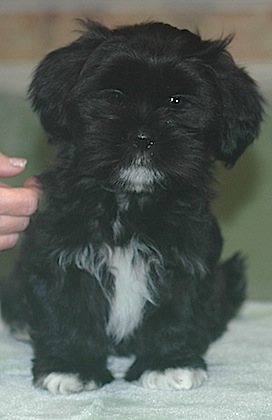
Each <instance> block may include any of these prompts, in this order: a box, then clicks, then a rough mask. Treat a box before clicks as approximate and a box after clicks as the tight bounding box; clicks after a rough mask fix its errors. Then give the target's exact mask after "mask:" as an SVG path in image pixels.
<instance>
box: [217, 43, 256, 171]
mask: <svg viewBox="0 0 272 420" xmlns="http://www.w3.org/2000/svg"><path fill="white" fill-rule="evenodd" d="M231 39H232V37H229V38H227V39H225V40H223V41H219V43H217V45H216V43H215V45H213V46H212V47H211V50H213V49H215V50H216V49H217V53H216V58H215V56H214V55H213V63H212V66H213V68H214V70H215V73H216V78H217V83H218V87H219V91H220V95H221V98H220V102H221V104H222V108H221V109H222V111H221V112H222V115H220V118H221V122H222V128H221V133H220V136H219V141H217V142H215V143H214V144H213V151H214V157H215V158H216V159H218V160H221V161H223V162H224V163H225V165H226V166H227V167H232V166H233V165H234V164H235V162H236V161H237V159H238V158H239V157H240V155H241V154H242V153H243V152H244V150H245V149H246V147H247V146H248V145H249V144H250V143H252V142H253V140H254V139H255V138H256V137H257V136H258V133H259V130H260V124H261V121H262V115H263V102H264V101H263V98H262V96H261V95H260V93H259V91H258V89H257V86H256V84H255V82H254V81H253V80H252V79H251V77H249V76H248V74H247V73H246V72H245V71H244V70H243V69H242V68H238V67H237V66H236V64H235V63H234V61H233V59H232V57H231V55H230V54H229V53H228V52H226V47H227V45H228V44H229V43H230V41H231ZM220 50H221V51H220Z"/></svg>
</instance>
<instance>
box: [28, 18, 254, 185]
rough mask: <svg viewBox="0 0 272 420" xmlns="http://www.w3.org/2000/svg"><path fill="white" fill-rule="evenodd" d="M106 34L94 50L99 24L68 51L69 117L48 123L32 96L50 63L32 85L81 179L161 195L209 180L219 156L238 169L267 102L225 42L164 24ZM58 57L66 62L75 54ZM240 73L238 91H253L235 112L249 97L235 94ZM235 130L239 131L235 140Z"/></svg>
mask: <svg viewBox="0 0 272 420" xmlns="http://www.w3.org/2000/svg"><path fill="white" fill-rule="evenodd" d="M99 29H100V36H101V38H103V39H102V40H101V39H100V41H99V42H98V41H97V42H96V44H95V47H92V48H90V46H89V48H90V51H88V42H87V36H89V37H90V31H94V28H93V27H92V29H90V28H89V29H88V31H89V32H88V31H87V36H85V37H84V36H83V37H82V38H80V41H78V44H77V46H76V43H74V44H72V46H70V60H69V61H68V63H67V62H66V67H68V69H69V68H70V73H69V71H67V68H66V72H65V75H63V77H66V78H67V77H68V78H69V77H71V86H70V88H69V92H68V93H67V92H65V93H64V92H63V89H64V88H61V87H59V89H60V97H59V99H58V102H60V101H61V103H60V107H61V110H62V112H61V115H60V116H59V121H57V120H56V117H54V119H55V120H56V121H55V126H54V125H53V123H52V122H51V123H50V126H49V129H48V127H46V125H47V126H48V122H46V121H49V119H48V116H47V115H45V116H44V115H43V113H42V112H44V109H42V111H40V110H39V106H38V105H37V103H38V101H37V97H36V96H35V95H36V94H37V95H39V93H38V88H37V85H38V83H39V81H40V78H41V74H42V71H41V70H42V66H44V68H45V64H47V72H48V68H49V66H48V62H47V63H46V59H45V62H44V64H41V67H40V70H39V69H38V71H37V73H36V78H34V81H33V84H32V87H31V94H32V97H33V103H34V107H35V108H36V109H38V111H39V112H40V114H41V119H42V122H43V123H44V126H45V128H46V129H47V131H48V132H49V135H50V136H51V137H52V138H53V139H54V137H55V138H56V137H58V138H59V137H62V138H61V139H60V140H61V142H62V143H65V144H66V145H67V147H72V149H73V160H74V162H75V165H76V166H77V168H78V171H80V174H81V176H85V177H91V178H95V179H96V181H98V182H99V183H101V184H102V185H104V186H105V187H107V188H110V189H114V190H121V191H132V192H138V193H139V192H154V191H156V190H157V189H158V188H159V189H160V188H163V189H165V188H177V187H178V188H184V189H188V188H190V187H192V186H195V187H197V186H199V185H200V184H203V183H204V182H205V179H206V180H207V179H208V177H209V167H210V164H211V161H212V160H213V159H214V158H219V159H221V160H224V161H225V162H226V163H227V164H229V165H231V164H233V163H234V161H235V160H236V159H237V157H238V156H239V155H240V154H241V153H242V151H243V150H244V148H245V147H246V146H247V144H249V143H250V142H251V141H252V140H253V137H255V135H256V133H257V131H258V126H259V122H260V119H261V105H260V102H261V100H260V97H259V96H258V93H257V91H256V90H255V86H254V84H253V82H252V80H251V79H250V78H248V76H247V75H246V74H245V73H243V72H242V71H241V70H239V69H238V68H237V67H236V66H235V65H234V63H233V62H232V60H231V59H230V58H229V56H227V54H226V53H225V51H224V48H225V46H226V42H225V43H224V41H220V42H217V43H212V42H204V41H201V39H200V38H199V37H198V36H197V35H194V34H191V33H190V32H188V31H180V30H178V29H175V28H172V27H170V26H168V25H162V24H147V25H140V26H135V27H127V28H122V29H117V30H115V31H109V32H107V30H106V29H105V28H103V31H104V32H103V37H102V28H101V27H99ZM97 30H98V29H97V28H96V31H97ZM92 34H93V32H92ZM97 37H98V36H97ZM72 47H73V48H72ZM68 48H69V47H68ZM77 48H78V49H77ZM58 51H59V54H61V52H62V54H65V55H66V56H67V53H68V50H65V49H62V50H58ZM58 51H57V53H58ZM60 51H61V52H60ZM53 54H54V53H53ZM47 60H49V58H47ZM51 61H52V58H51ZM51 65H52V71H53V70H54V66H53V62H52V64H51ZM63 65H65V64H64V63H63ZM75 68H76V77H75V74H74V73H75ZM234 71H235V72H236V73H237V74H236V75H235V78H236V79H237V81H236V85H237V86H238V85H239V87H240V88H241V86H242V85H245V86H243V94H244V95H245V93H246V92H244V91H246V90H247V91H248V98H247V100H246V101H245V102H247V103H248V104H245V103H243V105H242V108H241V109H239V110H238V112H239V115H238V116H237V115H235V113H236V112H237V106H238V107H239V104H238V103H239V101H240V99H241V100H242V98H240V99H239V92H237V91H236V92H234V90H235V89H237V87H235V86H234V85H233V80H231V78H232V79H234V76H233V74H234ZM43 74H44V75H45V70H44V71H43ZM44 77H45V76H44ZM51 78H52V77H51ZM72 79H73V81H72ZM238 79H239V80H238ZM63 83H64V84H65V83H67V80H65V81H64V82H63ZM48 88H49V87H48ZM237 93H238V95H237ZM235 98H236V99H235ZM38 99H39V98H38ZM254 99H255V104H254V107H255V109H254V110H251V111H250V112H252V111H253V114H254V118H252V117H251V118H249V119H250V120H253V119H254V122H252V121H251V122H248V123H247V124H245V123H244V122H243V123H242V120H243V119H246V117H245V114H246V113H247V109H246V108H247V107H248V105H249V103H251V102H252V101H253V100H254ZM235 101H236V102H237V103H236V102H235ZM233 103H235V107H233ZM46 109H47V110H48V109H49V105H47V108H46ZM56 112H58V113H60V112H59V110H58V111H56ZM228 115H230V121H226V118H228ZM51 118H52V117H51ZM234 120H235V121H236V120H237V121H238V120H239V121H240V126H239V127H238V128H237V127H235V124H236V123H234V122H233V123H232V121H234ZM242 125H243V128H242ZM246 125H247V127H246ZM60 128H61V130H60ZM231 129H232V130H237V132H238V131H239V135H238V136H239V139H238V140H236V137H237V135H232V134H231V133H230V130H231ZM243 130H244V132H243V133H242V131H243ZM54 131H55V133H54ZM249 131H250V135H248V136H247V133H249ZM228 137H229V138H228ZM246 137H247V138H246ZM74 146H75V147H74Z"/></svg>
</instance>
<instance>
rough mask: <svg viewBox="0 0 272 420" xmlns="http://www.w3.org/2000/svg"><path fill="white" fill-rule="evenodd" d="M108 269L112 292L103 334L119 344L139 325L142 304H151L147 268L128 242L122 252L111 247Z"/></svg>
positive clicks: (142, 310)
mask: <svg viewBox="0 0 272 420" xmlns="http://www.w3.org/2000/svg"><path fill="white" fill-rule="evenodd" d="M109 270H110V271H111V273H112V274H113V275H114V277H115V292H114V295H113V298H112V302H111V306H110V315H109V321H108V325H107V333H108V334H109V335H111V336H112V337H113V338H114V340H115V341H116V342H120V341H121V340H122V339H123V338H124V337H126V336H128V335H130V334H131V333H132V332H133V331H134V329H135V328H136V327H137V326H138V325H139V323H140V322H141V320H142V317H143V314H144V306H145V304H146V302H147V301H149V302H152V297H151V295H150V291H149V288H150V287H149V286H151V285H150V284H149V273H148V271H149V267H148V264H147V263H146V262H145V261H144V259H143V258H142V257H141V256H140V254H139V252H138V250H137V249H135V246H133V243H132V242H131V244H130V245H129V246H128V247H127V248H125V249H123V248H119V247H117V248H115V250H114V251H113V253H112V255H111V259H110V261H109ZM152 303H153V302H152Z"/></svg>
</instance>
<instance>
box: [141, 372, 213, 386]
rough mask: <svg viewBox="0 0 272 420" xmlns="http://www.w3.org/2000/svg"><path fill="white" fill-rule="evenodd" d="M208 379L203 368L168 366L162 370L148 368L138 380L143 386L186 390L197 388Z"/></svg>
mask: <svg viewBox="0 0 272 420" xmlns="http://www.w3.org/2000/svg"><path fill="white" fill-rule="evenodd" d="M207 379H208V374H207V372H206V371H205V370H203V369H192V368H183V369H182V368H169V369H165V370H164V371H163V372H160V371H156V370H153V371H152V370H148V371H146V372H144V373H143V374H142V376H141V377H140V379H139V380H138V382H139V383H140V385H142V386H143V387H144V388H150V389H164V390H171V389H176V390H183V389H184V390H188V389H192V388H197V387H199V386H200V385H202V384H203V382H205V381H206V380H207Z"/></svg>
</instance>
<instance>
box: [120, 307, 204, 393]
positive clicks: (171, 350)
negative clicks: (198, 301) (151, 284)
mask: <svg viewBox="0 0 272 420" xmlns="http://www.w3.org/2000/svg"><path fill="white" fill-rule="evenodd" d="M187 309H188V307H187ZM208 344H209V333H208V331H205V325H204V323H203V324H202V325H201V322H197V321H195V314H193V313H191V314H189V313H186V311H184V312H183V313H182V312H181V310H179V309H178V308H177V307H176V308H175V304H174V303H173V306H172V305H171V304H169V305H167V307H165V308H163V309H160V310H158V311H157V313H156V314H155V315H153V316H152V318H150V319H149V320H148V321H147V322H146V324H145V325H144V327H143V329H142V331H141V332H140V333H139V349H140V350H139V351H138V354H137V358H136V360H135V362H134V364H133V365H132V366H131V368H130V369H129V370H128V372H127V374H126V379H127V380H128V381H138V383H139V384H140V385H142V386H144V387H146V388H156V389H176V390H187V389H191V388H195V387H198V386H200V385H202V384H203V382H205V380H206V379H207V377H208V375H207V369H206V364H205V362H204V360H203V358H202V355H203V354H204V352H205V351H206V349H207V347H208Z"/></svg>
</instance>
